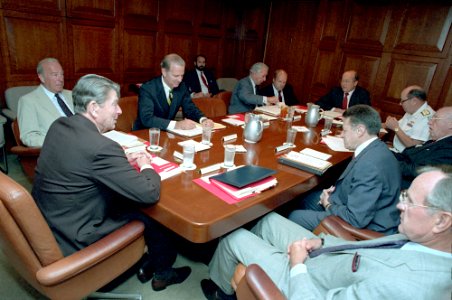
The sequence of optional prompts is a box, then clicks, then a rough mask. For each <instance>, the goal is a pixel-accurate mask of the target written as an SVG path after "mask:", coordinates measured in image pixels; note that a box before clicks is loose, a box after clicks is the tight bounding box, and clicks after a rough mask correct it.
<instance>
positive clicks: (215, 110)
mask: <svg viewBox="0 0 452 300" xmlns="http://www.w3.org/2000/svg"><path fill="white" fill-rule="evenodd" d="M193 103H194V104H195V105H196V107H198V108H199V109H200V110H201V111H202V112H203V113H204V115H205V116H206V117H208V118H214V117H220V116H224V115H226V112H227V106H226V105H225V104H224V101H223V100H221V99H219V98H216V97H201V98H193Z"/></svg>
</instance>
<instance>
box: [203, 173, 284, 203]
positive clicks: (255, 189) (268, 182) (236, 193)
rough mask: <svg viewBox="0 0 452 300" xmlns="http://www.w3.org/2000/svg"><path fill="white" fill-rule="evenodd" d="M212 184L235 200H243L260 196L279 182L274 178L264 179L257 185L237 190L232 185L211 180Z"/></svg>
mask: <svg viewBox="0 0 452 300" xmlns="http://www.w3.org/2000/svg"><path fill="white" fill-rule="evenodd" d="M210 182H211V183H212V184H214V185H215V186H216V187H218V188H219V189H221V190H222V191H224V192H226V193H227V194H229V195H230V196H232V197H233V198H234V199H241V198H244V197H248V196H251V195H253V194H259V193H261V192H263V191H265V190H268V189H270V188H272V187H275V186H276V185H277V184H278V180H277V179H276V178H275V177H272V176H270V177H267V178H265V179H262V180H261V181H258V182H256V183H253V184H250V185H248V186H246V187H244V188H236V187H234V186H232V185H229V184H226V183H223V182H220V181H218V180H215V179H210Z"/></svg>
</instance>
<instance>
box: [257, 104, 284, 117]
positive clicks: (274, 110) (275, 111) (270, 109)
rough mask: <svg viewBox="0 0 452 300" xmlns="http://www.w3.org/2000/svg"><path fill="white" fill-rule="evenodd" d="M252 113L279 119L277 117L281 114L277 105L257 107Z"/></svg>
mask: <svg viewBox="0 0 452 300" xmlns="http://www.w3.org/2000/svg"><path fill="white" fill-rule="evenodd" d="M254 111H258V112H262V113H264V114H268V115H271V116H275V117H279V115H280V114H281V108H280V107H279V105H269V106H267V105H265V106H258V107H256V108H255V109H254Z"/></svg>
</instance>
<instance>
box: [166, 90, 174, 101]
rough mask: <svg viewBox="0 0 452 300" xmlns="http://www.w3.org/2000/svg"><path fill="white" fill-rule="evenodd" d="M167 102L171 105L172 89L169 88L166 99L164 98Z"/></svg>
mask: <svg viewBox="0 0 452 300" xmlns="http://www.w3.org/2000/svg"><path fill="white" fill-rule="evenodd" d="M166 101H167V102H168V105H171V102H173V90H172V89H171V90H169V94H168V99H167V100H166Z"/></svg>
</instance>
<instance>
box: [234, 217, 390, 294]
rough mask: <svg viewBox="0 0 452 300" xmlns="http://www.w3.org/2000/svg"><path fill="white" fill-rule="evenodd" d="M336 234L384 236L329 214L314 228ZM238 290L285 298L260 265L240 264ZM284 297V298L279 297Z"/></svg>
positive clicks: (236, 275) (360, 237)
mask: <svg viewBox="0 0 452 300" xmlns="http://www.w3.org/2000/svg"><path fill="white" fill-rule="evenodd" d="M320 233H325V234H330V235H334V236H337V237H340V238H343V239H345V240H349V241H359V240H368V239H374V238H378V237H381V236H383V234H382V233H379V232H375V231H372V230H369V229H358V228H355V227H353V226H351V225H350V224H349V223H347V222H345V221H344V220H342V219H341V218H340V217H338V216H328V217H326V218H325V219H323V220H322V222H321V223H320V225H319V226H317V228H316V229H314V234H316V235H319V234H320ZM231 284H232V287H233V288H234V289H235V290H236V291H235V292H236V295H237V299H239V300H242V299H247V300H264V299H285V298H284V295H282V293H281V291H280V290H279V289H278V287H277V286H276V285H275V284H274V282H273V281H272V280H271V279H270V277H268V275H267V274H266V273H265V271H264V270H262V268H260V267H259V266H258V265H249V266H248V267H245V266H244V265H243V264H238V265H237V267H236V269H235V273H234V276H233V278H232V280H231ZM277 297H282V298H277Z"/></svg>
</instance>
